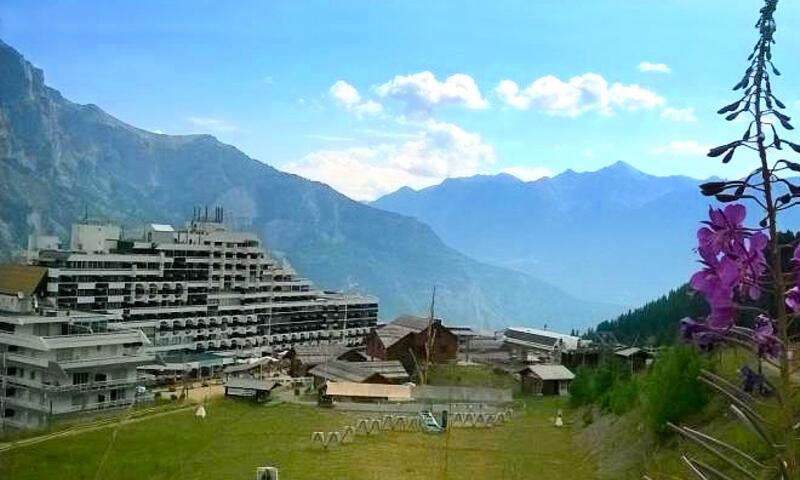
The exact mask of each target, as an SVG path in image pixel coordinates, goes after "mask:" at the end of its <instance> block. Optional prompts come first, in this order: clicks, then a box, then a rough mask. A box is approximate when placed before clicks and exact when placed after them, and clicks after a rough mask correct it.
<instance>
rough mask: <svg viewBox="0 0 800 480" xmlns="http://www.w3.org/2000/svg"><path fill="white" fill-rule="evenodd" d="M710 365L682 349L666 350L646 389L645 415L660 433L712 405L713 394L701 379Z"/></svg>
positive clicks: (650, 375)
mask: <svg viewBox="0 0 800 480" xmlns="http://www.w3.org/2000/svg"><path fill="white" fill-rule="evenodd" d="M705 364H706V361H705V360H703V359H702V358H701V357H700V355H699V354H698V353H697V352H696V351H695V350H694V349H692V348H690V347H688V346H685V345H681V346H675V347H671V348H669V349H667V350H665V351H664V352H663V353H662V354H661V355H660V356H659V357H658V359H657V361H656V362H655V363H654V364H653V368H652V370H651V371H650V373H649V374H648V375H647V377H646V379H645V381H644V386H643V403H644V415H645V418H646V419H647V421H648V423H649V424H650V426H651V427H652V428H653V429H654V430H655V431H656V432H663V431H664V430H665V428H666V425H667V422H677V421H679V420H681V419H683V418H685V417H686V416H687V415H690V414H692V413H694V412H697V411H698V410H700V409H701V408H703V406H705V405H706V403H708V400H709V393H708V390H707V389H706V388H705V386H704V385H703V384H702V383H701V382H700V381H699V380H698V379H697V376H698V375H699V374H700V370H701V369H702V368H704V367H705Z"/></svg>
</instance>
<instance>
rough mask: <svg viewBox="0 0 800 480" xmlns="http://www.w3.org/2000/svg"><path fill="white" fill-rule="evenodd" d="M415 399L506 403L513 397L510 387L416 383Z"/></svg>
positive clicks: (413, 390) (413, 392)
mask: <svg viewBox="0 0 800 480" xmlns="http://www.w3.org/2000/svg"><path fill="white" fill-rule="evenodd" d="M412 396H413V397H414V399H415V400H424V401H433V402H437V401H438V402H456V403H458V402H484V403H505V402H510V401H511V399H512V396H511V389H510V388H488V387H462V386H453V385H449V386H439V385H416V386H415V387H413V389H412Z"/></svg>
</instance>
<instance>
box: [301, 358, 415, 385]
mask: <svg viewBox="0 0 800 480" xmlns="http://www.w3.org/2000/svg"><path fill="white" fill-rule="evenodd" d="M308 374H309V375H312V376H315V377H321V378H324V379H326V380H332V381H335V382H340V381H342V382H358V383H361V382H364V381H366V380H368V379H369V378H370V377H372V376H374V375H381V376H382V377H383V378H385V379H387V380H395V381H398V380H399V381H402V380H406V379H408V372H406V369H405V368H403V364H402V363H400V361H399V360H391V361H385V362H345V361H341V360H330V361H328V362H325V363H320V364H319V365H317V366H315V367H314V368H312V369H311V370H309V371H308Z"/></svg>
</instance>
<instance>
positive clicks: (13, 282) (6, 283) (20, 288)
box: [0, 264, 47, 297]
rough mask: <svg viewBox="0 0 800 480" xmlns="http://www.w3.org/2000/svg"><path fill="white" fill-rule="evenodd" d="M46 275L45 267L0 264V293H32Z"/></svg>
mask: <svg viewBox="0 0 800 480" xmlns="http://www.w3.org/2000/svg"><path fill="white" fill-rule="evenodd" d="M46 276H47V268H45V267H34V266H31V265H15V264H4V265H0V294H5V295H17V294H18V293H22V294H23V295H24V296H26V297H29V296H31V295H33V292H35V291H36V288H37V287H38V286H39V284H41V283H42V280H44V278H45V277H46Z"/></svg>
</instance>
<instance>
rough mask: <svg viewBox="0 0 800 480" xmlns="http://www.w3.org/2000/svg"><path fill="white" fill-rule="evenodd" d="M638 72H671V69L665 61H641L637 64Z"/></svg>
mask: <svg viewBox="0 0 800 480" xmlns="http://www.w3.org/2000/svg"><path fill="white" fill-rule="evenodd" d="M639 71H640V72H650V73H672V69H671V68H669V65H667V64H665V63H651V62H642V63H640V64H639Z"/></svg>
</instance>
